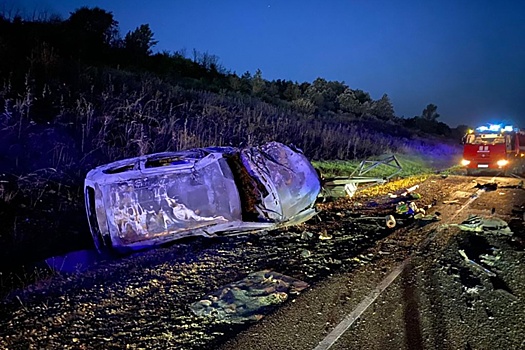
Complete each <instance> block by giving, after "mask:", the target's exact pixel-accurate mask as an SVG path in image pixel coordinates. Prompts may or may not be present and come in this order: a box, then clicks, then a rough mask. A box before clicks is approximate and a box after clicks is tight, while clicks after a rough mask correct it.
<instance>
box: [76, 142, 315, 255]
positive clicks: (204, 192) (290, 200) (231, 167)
mask: <svg viewBox="0 0 525 350" xmlns="http://www.w3.org/2000/svg"><path fill="white" fill-rule="evenodd" d="M84 187H85V198H86V210H87V215H88V220H89V225H90V228H91V232H92V235H93V238H94V241H95V245H96V247H97V249H98V250H99V251H101V250H103V249H104V248H107V247H109V248H113V249H116V250H129V249H132V250H133V249H142V248H145V247H148V246H153V245H156V244H160V243H163V242H167V241H171V240H174V239H179V238H183V237H186V236H195V235H204V236H213V235H218V234H235V233H242V232H249V231H254V230H263V229H271V228H276V227H280V226H284V225H293V224H298V223H301V222H304V221H306V220H308V219H309V218H311V217H312V216H314V215H315V214H316V211H315V209H314V203H315V199H316V197H317V195H318V194H319V192H320V189H321V185H320V180H319V178H318V176H317V173H316V171H315V169H314V168H313V166H312V165H311V164H310V162H309V161H308V160H307V159H306V157H305V156H304V155H303V154H302V153H301V152H300V151H297V150H293V149H291V148H290V147H288V146H285V145H283V144H280V143H277V142H271V143H268V144H266V145H264V146H261V147H252V148H246V149H237V148H232V147H214V148H203V149H194V150H188V151H182V152H165V153H156V154H151V155H147V156H142V157H137V158H131V159H126V160H121V161H117V162H114V163H111V164H107V165H104V166H101V167H98V168H96V169H93V170H92V171H90V172H89V173H88V174H87V176H86V180H85V185H84Z"/></svg>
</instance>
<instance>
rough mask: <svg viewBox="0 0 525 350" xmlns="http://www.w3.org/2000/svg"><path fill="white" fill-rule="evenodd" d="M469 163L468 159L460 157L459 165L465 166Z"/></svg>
mask: <svg viewBox="0 0 525 350" xmlns="http://www.w3.org/2000/svg"><path fill="white" fill-rule="evenodd" d="M469 164H470V160H466V159H462V160H461V165H464V166H466V165H469Z"/></svg>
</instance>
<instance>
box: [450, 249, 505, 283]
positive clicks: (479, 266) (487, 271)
mask: <svg viewBox="0 0 525 350" xmlns="http://www.w3.org/2000/svg"><path fill="white" fill-rule="evenodd" d="M459 255H461V256H462V257H463V259H464V260H465V261H466V262H467V263H468V264H470V265H471V266H473V267H475V268H476V269H477V270H478V271H481V272H483V273H485V274H487V275H488V276H490V277H495V276H496V274H495V273H494V272H492V271H490V270H489V269H487V268H485V267H483V266H481V265H480V264H478V263H477V262H475V261H474V260H472V259H470V258H469V257H468V256H467V254H466V253H465V251H464V250H463V249H460V250H459Z"/></svg>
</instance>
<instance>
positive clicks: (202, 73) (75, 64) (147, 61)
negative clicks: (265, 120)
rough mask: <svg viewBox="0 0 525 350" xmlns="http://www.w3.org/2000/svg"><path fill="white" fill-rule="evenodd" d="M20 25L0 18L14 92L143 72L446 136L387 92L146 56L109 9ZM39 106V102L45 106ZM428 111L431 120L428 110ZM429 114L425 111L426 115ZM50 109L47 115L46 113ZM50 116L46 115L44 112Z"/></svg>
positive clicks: (145, 46)
mask: <svg viewBox="0 0 525 350" xmlns="http://www.w3.org/2000/svg"><path fill="white" fill-rule="evenodd" d="M42 17H43V18H36V19H33V20H24V19H22V17H20V16H18V15H15V16H12V18H11V16H9V15H6V14H5V13H4V14H3V15H0V77H1V78H2V80H3V81H4V82H7V81H9V84H11V85H12V86H13V90H14V91H18V90H23V89H24V88H25V87H26V86H27V83H28V80H31V81H32V83H33V85H34V87H35V90H45V89H46V87H47V89H48V90H49V91H50V94H51V91H53V92H56V91H59V90H60V86H61V85H64V84H67V85H68V88H69V89H70V90H71V91H72V92H77V93H79V92H81V91H82V90H83V89H85V88H86V86H85V85H86V84H83V83H85V81H83V78H84V79H88V80H89V77H85V75H86V74H89V73H86V69H87V68H88V67H96V68H98V69H102V67H106V68H114V69H119V70H125V71H129V72H133V73H142V74H143V73H148V74H154V75H156V76H159V77H162V79H164V81H166V82H169V83H171V84H175V85H177V86H181V87H184V88H189V89H197V90H205V91H212V92H215V93H222V94H242V95H249V96H252V97H256V98H259V99H261V100H262V101H264V102H267V103H270V104H273V105H276V106H282V107H286V108H289V109H291V110H293V111H294V112H297V113H301V114H305V115H315V116H321V117H324V118H332V117H334V116H337V117H338V118H340V117H347V118H349V119H355V118H362V119H367V118H368V119H370V118H373V119H374V118H375V119H379V120H383V121H395V122H396V123H397V124H399V125H402V126H404V127H407V128H411V129H413V130H418V131H422V132H424V133H432V134H436V135H443V136H450V135H451V134H452V133H453V131H452V130H451V129H450V128H449V127H448V126H447V125H446V124H444V123H441V122H439V121H438V117H439V114H437V113H435V109H436V108H437V107H436V106H435V105H433V104H429V105H428V106H427V107H426V108H425V110H424V111H423V113H422V115H421V116H415V117H413V118H408V119H407V118H398V117H396V116H395V112H394V107H393V104H392V101H391V100H390V98H389V96H388V95H387V94H383V96H381V98H379V99H378V100H374V99H373V98H372V97H371V96H370V94H369V93H368V92H365V91H363V90H360V89H353V88H350V87H349V86H348V85H346V84H345V83H344V82H340V81H327V80H326V79H323V78H321V77H319V78H317V79H315V80H314V81H313V82H311V83H309V82H302V83H298V82H293V81H291V80H285V79H277V80H272V81H269V80H266V79H264V77H263V73H262V71H261V70H260V69H257V70H256V71H255V72H254V73H253V74H252V73H250V72H245V73H243V74H242V75H238V74H237V73H235V72H233V73H232V72H231V71H229V70H227V69H226V68H224V67H223V66H222V65H221V64H220V62H219V58H218V57H217V56H216V55H213V54H209V53H207V52H205V53H201V52H197V51H196V50H193V52H192V53H191V54H189V55H188V54H187V53H186V52H185V51H184V50H180V51H175V52H167V51H164V52H157V53H154V52H153V48H154V46H155V45H156V44H157V43H158V42H157V40H155V38H154V33H153V31H152V30H151V28H150V26H149V24H141V25H139V26H138V27H137V28H136V29H135V30H132V31H129V32H128V33H127V34H126V35H125V36H124V37H121V36H120V34H119V27H118V21H117V20H116V19H115V18H114V17H113V14H112V13H111V12H108V11H106V10H103V9H101V8H98V7H94V8H88V7H82V8H79V9H77V10H75V11H74V12H72V13H71V14H70V16H69V18H67V19H65V20H63V19H61V18H60V17H58V16H42ZM52 99H53V96H49V95H48V96H44V97H42V98H40V99H39V102H38V103H37V104H38V105H39V106H37V108H36V109H35V112H37V111H38V112H39V113H40V116H39V117H36V119H42V118H43V119H46V118H45V117H42V115H43V114H42V113H41V112H42V111H45V109H46V108H48V109H49V108H50V109H52V106H51V103H50V102H49V101H51V100H52ZM46 102H47V105H46ZM432 109H433V112H434V113H435V114H433V115H432V111H430V110H432ZM429 111H430V112H429ZM51 112H52V110H51ZM51 114H52V113H51Z"/></svg>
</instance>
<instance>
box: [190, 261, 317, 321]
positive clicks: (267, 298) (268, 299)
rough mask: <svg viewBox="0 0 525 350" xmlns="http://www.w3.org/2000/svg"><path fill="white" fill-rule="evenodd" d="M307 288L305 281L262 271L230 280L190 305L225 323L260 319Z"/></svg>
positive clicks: (201, 314)
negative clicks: (237, 279) (236, 279)
mask: <svg viewBox="0 0 525 350" xmlns="http://www.w3.org/2000/svg"><path fill="white" fill-rule="evenodd" d="M307 287H308V284H307V283H306V282H303V281H300V280H298V279H295V278H292V277H289V276H286V275H282V274H280V273H277V272H273V271H269V270H263V271H259V272H254V273H251V274H249V275H248V276H246V278H244V279H242V280H240V281H237V282H234V283H231V284H229V285H227V286H224V287H222V288H220V289H219V290H217V291H215V292H213V293H210V294H208V295H206V296H205V297H204V298H202V300H199V301H197V302H195V303H193V304H191V305H190V309H191V310H192V311H193V313H194V314H195V315H197V316H201V317H209V318H213V319H215V320H216V321H219V322H224V323H246V322H253V321H259V320H260V319H261V318H263V317H264V315H265V314H266V313H267V312H268V311H270V310H271V309H272V308H273V307H275V306H276V305H278V304H281V303H282V302H284V301H285V300H287V299H288V296H289V295H290V294H298V293H300V292H301V291H303V290H304V289H306V288H307Z"/></svg>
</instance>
